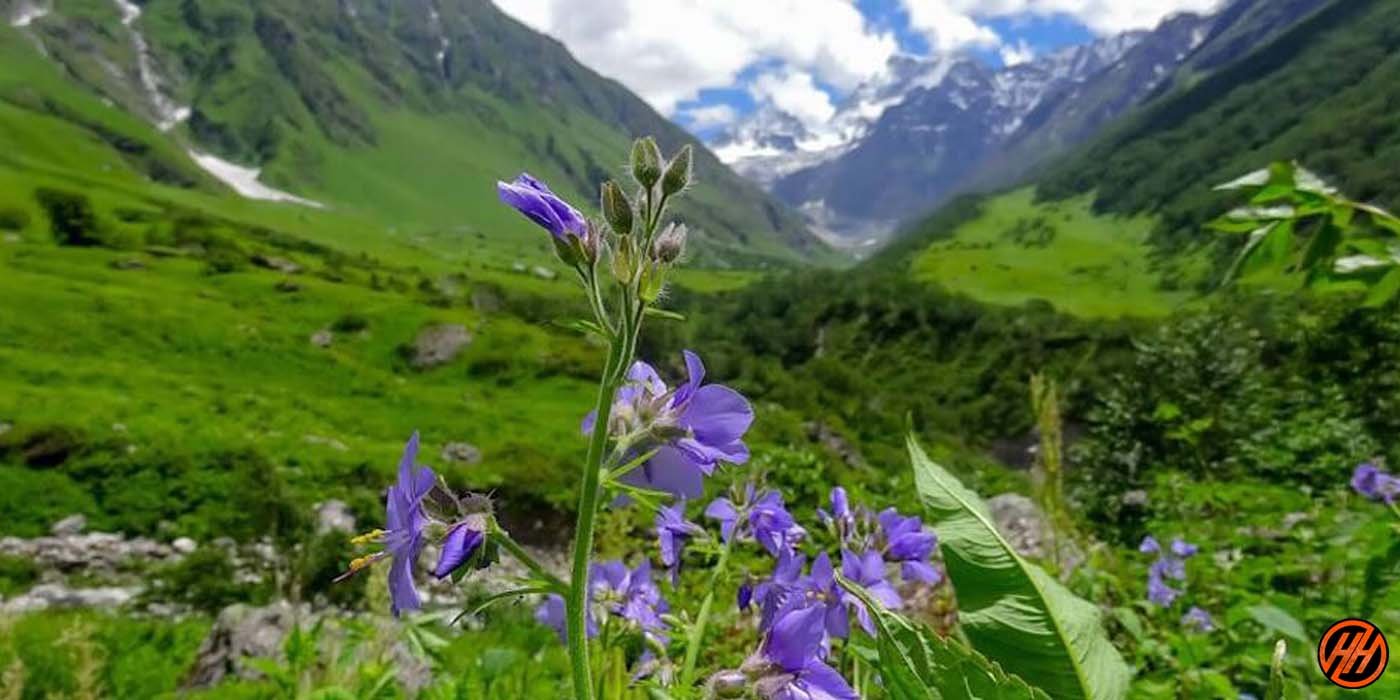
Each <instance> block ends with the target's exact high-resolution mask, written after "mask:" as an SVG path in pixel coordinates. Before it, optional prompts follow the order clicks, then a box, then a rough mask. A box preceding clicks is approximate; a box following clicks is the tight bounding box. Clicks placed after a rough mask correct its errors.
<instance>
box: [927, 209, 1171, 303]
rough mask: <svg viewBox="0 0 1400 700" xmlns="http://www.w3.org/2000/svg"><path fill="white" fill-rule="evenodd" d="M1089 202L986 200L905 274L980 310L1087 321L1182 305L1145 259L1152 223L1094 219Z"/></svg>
mask: <svg viewBox="0 0 1400 700" xmlns="http://www.w3.org/2000/svg"><path fill="white" fill-rule="evenodd" d="M1092 201H1093V198H1092V196H1081V197H1077V198H1074V199H1070V200H1066V201H1063V202H1051V203H1036V202H1035V201H1034V191H1033V190H1032V189H1029V188H1028V189H1022V190H1016V191H1014V192H1011V193H1008V194H1005V195H1001V196H999V197H995V198H992V199H989V200H988V201H987V202H986V205H985V208H984V209H983V210H982V212H981V214H980V215H979V216H977V217H976V218H974V219H973V220H971V221H969V222H967V223H964V224H961V225H959V226H958V227H957V228H955V229H954V230H952V231H949V232H948V233H947V235H946V237H944V238H941V239H940V240H938V241H937V242H935V243H933V244H932V245H930V246H929V247H928V248H927V249H925V250H924V251H923V252H921V253H920V254H919V255H918V256H917V257H916V258H915V260H914V263H913V274H914V275H915V276H916V277H917V278H918V279H920V280H923V281H927V282H931V283H937V284H939V285H942V286H944V287H946V288H948V289H950V290H952V291H956V292H960V293H963V294H966V295H968V296H969V297H972V298H973V299H976V300H978V301H982V302H987V303H991V304H1000V305H1009V306H1014V305H1020V304H1024V303H1026V302H1030V301H1034V300H1044V301H1047V302H1049V303H1051V304H1053V305H1054V306H1055V307H1056V308H1058V309H1060V310H1062V311H1066V312H1069V313H1072V314H1075V315H1078V316H1083V317H1092V318H1112V317H1120V316H1162V315H1165V314H1167V313H1169V312H1171V311H1172V310H1173V309H1174V308H1176V307H1177V306H1179V305H1180V304H1182V303H1183V302H1184V301H1186V300H1187V299H1188V297H1189V295H1188V294H1187V293H1185V292H1173V291H1166V290H1164V289H1162V286H1161V282H1162V274H1161V273H1160V272H1159V271H1157V270H1156V269H1154V267H1153V265H1152V261H1151V260H1150V259H1149V257H1148V251H1149V249H1148V247H1147V246H1146V239H1147V236H1148V234H1149V233H1150V232H1151V230H1152V226H1153V220H1152V219H1151V218H1149V217H1143V216H1139V217H1133V218H1121V217H1105V216H1099V215H1097V214H1095V213H1094V212H1093V211H1092V209H1091V203H1092Z"/></svg>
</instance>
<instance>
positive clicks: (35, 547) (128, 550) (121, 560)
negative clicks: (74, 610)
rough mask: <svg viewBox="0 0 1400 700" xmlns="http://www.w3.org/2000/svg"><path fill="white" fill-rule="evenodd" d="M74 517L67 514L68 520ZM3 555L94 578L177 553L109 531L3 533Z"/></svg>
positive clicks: (105, 577) (104, 577)
mask: <svg viewBox="0 0 1400 700" xmlns="http://www.w3.org/2000/svg"><path fill="white" fill-rule="evenodd" d="M68 520H71V518H65V519H64V521H60V522H65V521H68ZM0 556H9V557H16V558H20V559H28V560H30V561H32V562H33V563H34V564H35V566H37V567H38V568H39V569H40V570H42V571H55V572H63V573H77V572H81V573H84V574H87V575H89V576H90V577H91V578H98V579H102V580H111V579H112V578H113V577H114V576H115V575H117V574H118V573H120V572H124V571H129V570H133V569H140V568H142V565H143V564H144V563H148V562H160V561H166V560H169V559H172V558H176V557H178V556H179V555H178V553H177V552H175V550H173V549H172V548H171V547H170V546H168V545H166V544H163V543H161V542H157V541H155V540H151V539H146V538H144V537H137V538H134V539H127V538H125V537H122V536H121V535H114V534H110V533H106V532H86V533H81V534H64V535H51V536H47V537H35V538H33V539H21V538H19V537H0Z"/></svg>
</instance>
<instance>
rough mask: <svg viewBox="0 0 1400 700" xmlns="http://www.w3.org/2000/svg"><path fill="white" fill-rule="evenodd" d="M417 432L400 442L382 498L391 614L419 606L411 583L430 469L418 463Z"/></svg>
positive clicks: (423, 524)
mask: <svg viewBox="0 0 1400 700" xmlns="http://www.w3.org/2000/svg"><path fill="white" fill-rule="evenodd" d="M417 461H418V433H417V432H416V431H415V432H414V433H413V436H412V437H410V438H409V439H408V444H406V445H404V449H403V456H402V457H401V458H400V459H399V477H398V481H397V482H396V483H395V484H394V485H393V486H390V487H389V494H388V498H387V499H386V501H385V508H384V510H385V513H384V516H385V521H386V525H385V528H384V529H385V534H384V550H385V552H386V553H387V554H388V555H389V556H392V557H393V562H392V563H391V564H390V565H389V600H390V609H391V610H392V611H393V613H394V616H395V617H398V615H399V614H400V613H401V612H403V611H404V610H417V609H419V608H421V607H422V606H423V603H422V600H421V599H420V598H419V597H418V589H417V588H416V587H415V586H414V585H413V567H414V565H415V564H416V563H417V562H418V553H419V552H420V551H421V550H422V549H423V528H424V527H426V526H427V524H428V518H427V515H425V514H424V513H423V499H424V498H425V497H426V496H427V495H428V492H429V491H431V490H432V489H433V484H434V482H435V481H436V478H437V477H435V476H434V475H433V470H432V469H429V468H427V467H418V466H417Z"/></svg>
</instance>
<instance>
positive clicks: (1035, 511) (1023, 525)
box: [987, 493, 1084, 575]
mask: <svg viewBox="0 0 1400 700" xmlns="http://www.w3.org/2000/svg"><path fill="white" fill-rule="evenodd" d="M987 509H988V510H989V511H991V514H992V522H993V523H995V524H996V527H997V530H998V531H1000V532H1001V535H1002V537H1005V538H1006V541H1007V542H1008V543H1009V544H1010V545H1011V547H1012V548H1013V549H1015V550H1016V551H1017V552H1018V553H1019V554H1020V555H1021V556H1024V557H1028V558H1031V559H1043V558H1046V557H1048V556H1049V552H1048V551H1047V550H1048V548H1049V547H1050V546H1051V544H1050V543H1051V541H1052V538H1053V537H1054V532H1053V531H1052V530H1051V528H1050V522H1049V520H1048V519H1047V518H1046V517H1045V514H1044V513H1043V512H1041V510H1040V506H1038V505H1036V503H1035V501H1032V500H1031V499H1029V498H1027V497H1025V496H1022V495H1021V494H1019V493H1003V494H1001V495H1000V496H994V497H992V498H991V499H988V501H987ZM1059 549H1060V552H1059V555H1060V556H1059V563H1060V567H1061V574H1062V575H1064V574H1068V573H1069V572H1071V571H1073V570H1074V569H1075V567H1077V566H1079V564H1080V563H1082V562H1083V561H1084V554H1083V552H1082V551H1081V550H1080V549H1079V546H1078V545H1076V544H1075V543H1074V542H1073V541H1071V540H1069V539H1067V538H1062V539H1061V540H1060V542H1059Z"/></svg>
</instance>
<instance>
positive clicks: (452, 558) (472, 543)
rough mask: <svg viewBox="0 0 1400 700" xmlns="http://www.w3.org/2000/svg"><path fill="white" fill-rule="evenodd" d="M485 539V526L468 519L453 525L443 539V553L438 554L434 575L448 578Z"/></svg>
mask: <svg viewBox="0 0 1400 700" xmlns="http://www.w3.org/2000/svg"><path fill="white" fill-rule="evenodd" d="M485 541H486V531H485V529H484V527H481V526H479V525H473V524H471V523H469V522H467V521H463V522H460V523H457V524H456V525H453V526H452V527H451V528H450V529H449V530H448V531H447V536H446V537H444V538H443V540H442V554H441V555H439V556H438V563H437V566H436V567H435V568H433V576H436V577H437V578H439V579H443V578H447V577H448V576H449V575H451V574H452V572H453V571H456V570H457V568H458V567H460V566H462V565H463V564H465V563H467V560H468V559H470V558H471V556H472V555H473V554H475V553H476V550H477V549H480V548H481V545H482V543H483V542H485Z"/></svg>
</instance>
